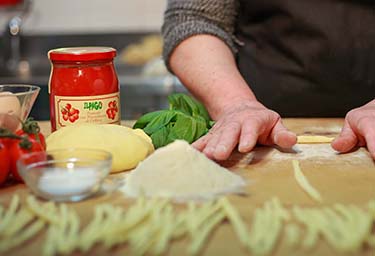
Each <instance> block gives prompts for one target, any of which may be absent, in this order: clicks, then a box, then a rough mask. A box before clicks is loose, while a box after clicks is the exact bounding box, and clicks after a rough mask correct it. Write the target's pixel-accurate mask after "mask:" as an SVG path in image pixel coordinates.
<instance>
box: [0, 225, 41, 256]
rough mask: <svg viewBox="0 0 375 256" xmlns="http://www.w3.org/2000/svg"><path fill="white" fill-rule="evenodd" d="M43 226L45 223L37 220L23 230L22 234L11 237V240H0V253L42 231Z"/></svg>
mask: <svg viewBox="0 0 375 256" xmlns="http://www.w3.org/2000/svg"><path fill="white" fill-rule="evenodd" d="M44 224H45V222H44V221H43V220H37V221H35V222H34V223H32V224H31V225H29V226H28V227H27V228H26V229H24V230H23V232H21V233H19V234H18V235H17V236H16V237H12V239H6V240H1V242H0V252H4V251H7V250H9V249H12V248H14V247H16V246H18V245H20V244H22V243H23V242H25V241H27V240H29V239H30V238H32V237H33V236H35V235H36V234H37V233H38V232H39V231H41V230H42V229H43V227H44Z"/></svg>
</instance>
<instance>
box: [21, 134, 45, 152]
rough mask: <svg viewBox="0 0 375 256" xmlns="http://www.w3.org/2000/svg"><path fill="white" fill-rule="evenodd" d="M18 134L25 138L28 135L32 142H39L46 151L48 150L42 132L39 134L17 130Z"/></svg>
mask: <svg viewBox="0 0 375 256" xmlns="http://www.w3.org/2000/svg"><path fill="white" fill-rule="evenodd" d="M16 134H17V135H18V136H25V135H27V136H28V137H29V138H30V140H35V141H36V142H39V143H40V144H41V145H42V147H43V149H44V150H45V149H46V148H47V144H46V138H45V137H44V135H43V134H42V133H41V132H38V133H27V132H25V131H24V130H17V131H16Z"/></svg>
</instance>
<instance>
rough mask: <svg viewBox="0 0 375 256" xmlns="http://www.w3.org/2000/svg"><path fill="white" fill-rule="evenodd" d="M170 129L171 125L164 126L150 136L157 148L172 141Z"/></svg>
mask: <svg viewBox="0 0 375 256" xmlns="http://www.w3.org/2000/svg"><path fill="white" fill-rule="evenodd" d="M169 130H170V128H169V126H164V127H163V128H161V129H159V130H157V131H156V132H154V133H153V134H151V136H150V137H151V139H152V144H154V146H155V148H160V147H163V146H165V145H167V144H169V143H170V141H169V139H168V134H169Z"/></svg>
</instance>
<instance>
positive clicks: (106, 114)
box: [55, 92, 121, 129]
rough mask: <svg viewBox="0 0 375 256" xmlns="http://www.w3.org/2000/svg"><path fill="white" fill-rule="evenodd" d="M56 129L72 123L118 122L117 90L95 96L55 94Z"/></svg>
mask: <svg viewBox="0 0 375 256" xmlns="http://www.w3.org/2000/svg"><path fill="white" fill-rule="evenodd" d="M55 117H56V129H59V128H61V127H64V126H68V125H72V124H81V123H95V124H119V123H120V118H121V114H120V94H119V92H116V93H111V94H105V95H95V96H55Z"/></svg>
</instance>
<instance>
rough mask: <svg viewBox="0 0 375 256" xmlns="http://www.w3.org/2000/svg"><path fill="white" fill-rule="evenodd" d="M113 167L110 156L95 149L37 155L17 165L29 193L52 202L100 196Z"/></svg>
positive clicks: (69, 150)
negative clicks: (94, 195) (100, 191)
mask: <svg viewBox="0 0 375 256" xmlns="http://www.w3.org/2000/svg"><path fill="white" fill-rule="evenodd" d="M111 166H112V155H111V153H109V152H107V151H103V150H96V149H95V150H94V149H62V150H51V151H47V152H34V153H30V154H25V155H23V156H21V158H20V159H19V160H18V161H17V167H18V172H19V174H20V176H21V177H22V178H23V180H24V181H25V183H26V185H27V186H28V187H29V188H30V190H31V191H32V192H33V193H34V194H36V195H37V196H40V197H42V198H44V199H47V200H53V201H80V200H82V199H84V198H87V197H89V196H91V195H93V194H94V193H96V192H98V191H99V190H100V188H101V186H102V184H103V181H104V179H105V178H106V177H107V175H108V174H109V172H110V170H111Z"/></svg>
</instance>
